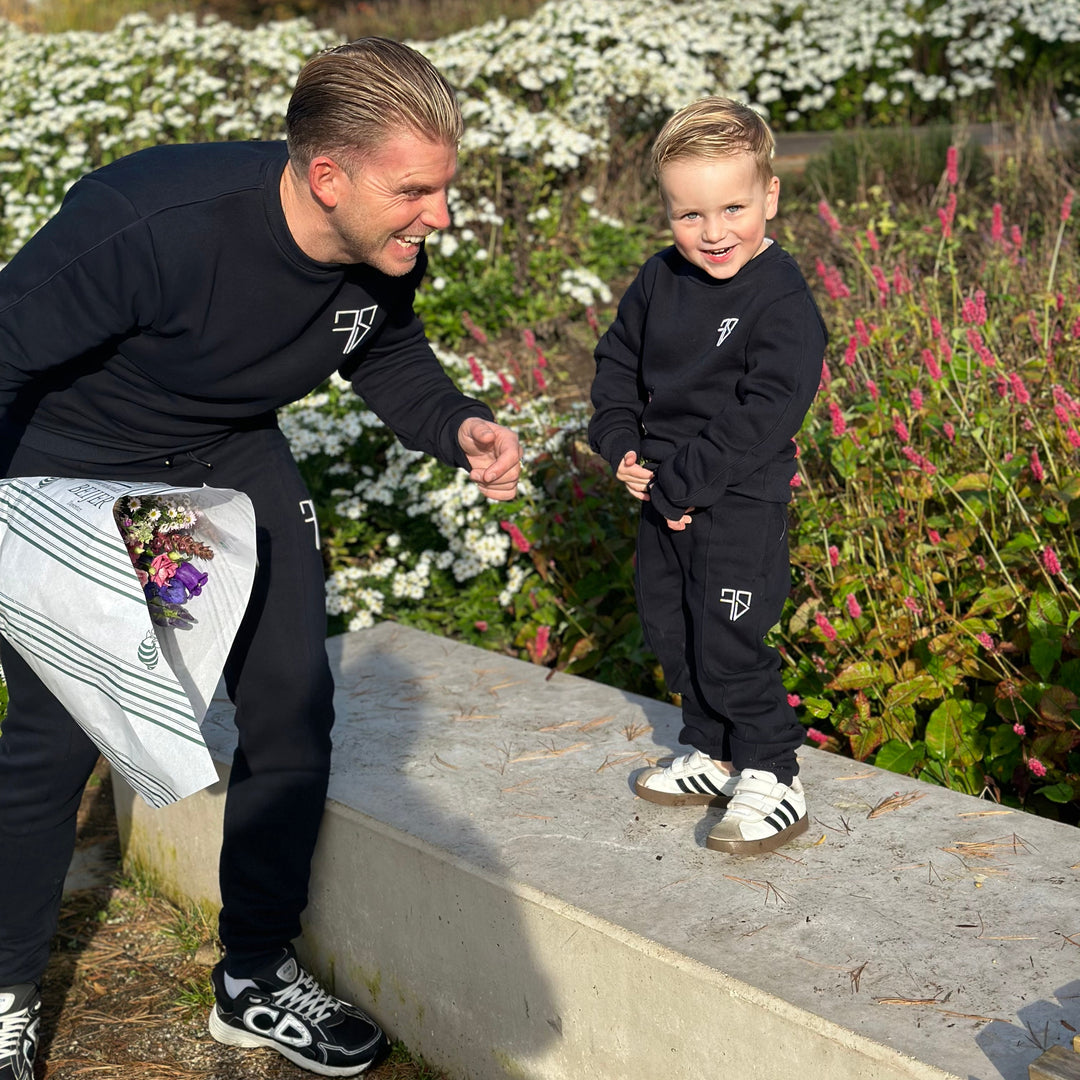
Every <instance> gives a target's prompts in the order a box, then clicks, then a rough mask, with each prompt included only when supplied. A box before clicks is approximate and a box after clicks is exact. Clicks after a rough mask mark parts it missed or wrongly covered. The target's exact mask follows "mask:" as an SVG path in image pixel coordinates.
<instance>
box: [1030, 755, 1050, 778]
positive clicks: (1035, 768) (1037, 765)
mask: <svg viewBox="0 0 1080 1080" xmlns="http://www.w3.org/2000/svg"><path fill="white" fill-rule="evenodd" d="M1027 767H1028V772H1030V773H1031V775H1032V776H1037V777H1039V778H1040V779H1041V778H1042V777H1044V776H1045V775H1046V766H1045V765H1044V764H1043V763H1042V762H1041V761H1040V760H1039V759H1038V758H1037V757H1033V758H1028V760H1027Z"/></svg>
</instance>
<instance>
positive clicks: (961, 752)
mask: <svg viewBox="0 0 1080 1080" xmlns="http://www.w3.org/2000/svg"><path fill="white" fill-rule="evenodd" d="M985 714H986V706H985V705H976V704H975V703H974V702H971V701H968V700H966V699H958V698H950V699H949V700H948V701H943V702H942V703H941V704H940V705H939V706H938V707H937V708H936V709H935V710H934V711H933V712H932V713H931V714H930V719H929V721H928V722H927V725H926V749H927V752H928V753H929V754H931V755H932V756H933V757H935V758H937V759H938V760H939V761H942V762H946V763H948V764H950V765H952V766H953V767H956V766H967V765H972V764H974V763H975V762H976V761H977V760H978V759H979V758H980V757H981V756H982V755H981V753H980V750H981V747H980V745H979V744H980V743H981V742H982V740H981V739H980V738H979V734H978V732H979V721H980V720H981V719H982V717H983V716H984V715H985Z"/></svg>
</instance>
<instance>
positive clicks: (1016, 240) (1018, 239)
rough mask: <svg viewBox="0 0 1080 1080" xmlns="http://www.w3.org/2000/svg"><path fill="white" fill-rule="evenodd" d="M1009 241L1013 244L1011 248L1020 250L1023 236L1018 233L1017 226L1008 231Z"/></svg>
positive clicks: (1018, 227) (1018, 228)
mask: <svg viewBox="0 0 1080 1080" xmlns="http://www.w3.org/2000/svg"><path fill="white" fill-rule="evenodd" d="M1009 239H1010V240H1011V241H1012V242H1013V247H1015V248H1016V249H1017V251H1019V250H1020V248H1022V247H1023V246H1024V234H1023V233H1022V232H1021V231H1020V226H1019V225H1013V226H1012V227H1011V228H1010V229H1009Z"/></svg>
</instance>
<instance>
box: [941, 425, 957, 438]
mask: <svg viewBox="0 0 1080 1080" xmlns="http://www.w3.org/2000/svg"><path fill="white" fill-rule="evenodd" d="M941 430H942V431H944V432H945V438H946V439H948V440H949V442H951V443H954V442H956V428H954V427H953V426H952V424H951V423H949V421H948V420H946V421H945V423H944V424H942V426H941Z"/></svg>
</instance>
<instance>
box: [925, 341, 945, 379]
mask: <svg viewBox="0 0 1080 1080" xmlns="http://www.w3.org/2000/svg"><path fill="white" fill-rule="evenodd" d="M922 361H923V363H924V364H925V365H926V370H927V371H928V372H929V373H930V378H931V379H933V380H934V382H938V381H939V380H940V379H941V366H940V365H939V364H938V362H937V357H936V356H935V355H934V351H933V349H923V351H922Z"/></svg>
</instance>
